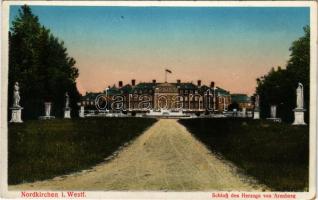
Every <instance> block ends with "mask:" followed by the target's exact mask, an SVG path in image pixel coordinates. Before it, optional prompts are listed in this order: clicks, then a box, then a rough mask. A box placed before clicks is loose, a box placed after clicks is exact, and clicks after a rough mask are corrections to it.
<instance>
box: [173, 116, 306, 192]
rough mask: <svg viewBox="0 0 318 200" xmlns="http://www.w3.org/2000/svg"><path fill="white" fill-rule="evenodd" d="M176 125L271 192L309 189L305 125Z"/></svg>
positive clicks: (219, 122) (200, 121)
mask: <svg viewBox="0 0 318 200" xmlns="http://www.w3.org/2000/svg"><path fill="white" fill-rule="evenodd" d="M179 122H180V123H181V124H183V125H185V126H186V127H187V129H188V130H189V131H190V132H191V133H192V134H193V135H194V136H195V137H196V138H198V139H199V140H200V141H202V142H203V143H204V144H206V146H207V147H208V148H210V149H211V150H212V151H213V152H215V153H217V154H219V155H220V156H221V157H223V158H225V159H227V160H230V161H232V162H233V163H235V164H236V165H237V166H238V167H239V168H240V169H242V171H243V173H246V174H248V175H252V176H254V177H255V178H256V179H258V180H259V181H260V182H261V183H264V184H266V185H267V186H269V187H270V188H272V189H273V190H277V191H307V190H308V162H309V161H308V160H309V128H308V126H292V125H289V124H284V123H281V124H280V123H274V122H270V121H265V120H264V121H262V120H252V119H228V118H227V119H207V118H206V119H203V118H201V119H183V120H179Z"/></svg>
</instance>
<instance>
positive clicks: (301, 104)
mask: <svg viewBox="0 0 318 200" xmlns="http://www.w3.org/2000/svg"><path fill="white" fill-rule="evenodd" d="M296 95H297V100H296V105H297V106H296V108H304V86H303V84H301V83H298V87H297V89H296Z"/></svg>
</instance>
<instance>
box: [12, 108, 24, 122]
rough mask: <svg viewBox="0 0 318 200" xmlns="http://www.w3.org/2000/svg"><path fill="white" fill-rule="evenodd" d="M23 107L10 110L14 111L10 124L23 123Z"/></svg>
mask: <svg viewBox="0 0 318 200" xmlns="http://www.w3.org/2000/svg"><path fill="white" fill-rule="evenodd" d="M22 109H23V108H22V107H11V108H10V110H12V113H11V120H10V123H22V122H23V121H22V119H21V113H22Z"/></svg>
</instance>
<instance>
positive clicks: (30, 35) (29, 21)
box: [8, 5, 80, 119]
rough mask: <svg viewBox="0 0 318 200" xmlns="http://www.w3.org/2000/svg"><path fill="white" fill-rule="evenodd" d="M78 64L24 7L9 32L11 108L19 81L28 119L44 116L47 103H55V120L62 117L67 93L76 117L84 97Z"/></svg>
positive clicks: (26, 7)
mask: <svg viewBox="0 0 318 200" xmlns="http://www.w3.org/2000/svg"><path fill="white" fill-rule="evenodd" d="M75 63H76V62H75V60H74V59H73V58H72V57H69V56H68V53H67V49H66V48H65V47H64V42H63V41H60V40H59V39H58V38H56V37H54V36H53V34H52V33H51V32H50V30H49V29H47V28H45V27H44V26H42V25H41V24H40V23H39V20H38V17H37V16H35V15H34V14H33V13H32V11H31V8H30V7H29V6H26V5H24V6H22V7H21V8H20V10H19V14H18V16H16V18H15V19H14V21H13V22H12V26H11V29H10V31H9V87H8V90H9V91H8V92H9V106H11V104H12V88H13V85H14V82H16V81H17V82H19V84H20V95H21V106H22V107H24V112H23V118H24V119H35V118H37V117H38V116H40V115H43V109H44V108H43V107H44V105H43V103H44V102H45V101H51V102H52V103H53V107H52V113H53V114H54V115H55V116H62V115H63V107H64V103H65V93H66V92H68V93H69V95H70V99H71V102H70V105H71V106H72V108H73V113H72V114H73V115H74V114H75V112H76V111H77V107H78V106H77V101H78V100H79V97H80V94H79V92H78V90H77V87H76V78H77V77H78V75H79V73H78V69H77V68H76V67H75Z"/></svg>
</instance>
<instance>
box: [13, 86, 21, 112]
mask: <svg viewBox="0 0 318 200" xmlns="http://www.w3.org/2000/svg"><path fill="white" fill-rule="evenodd" d="M19 103H20V92H19V83H18V82H15V84H14V89H13V107H20V105H19Z"/></svg>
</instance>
